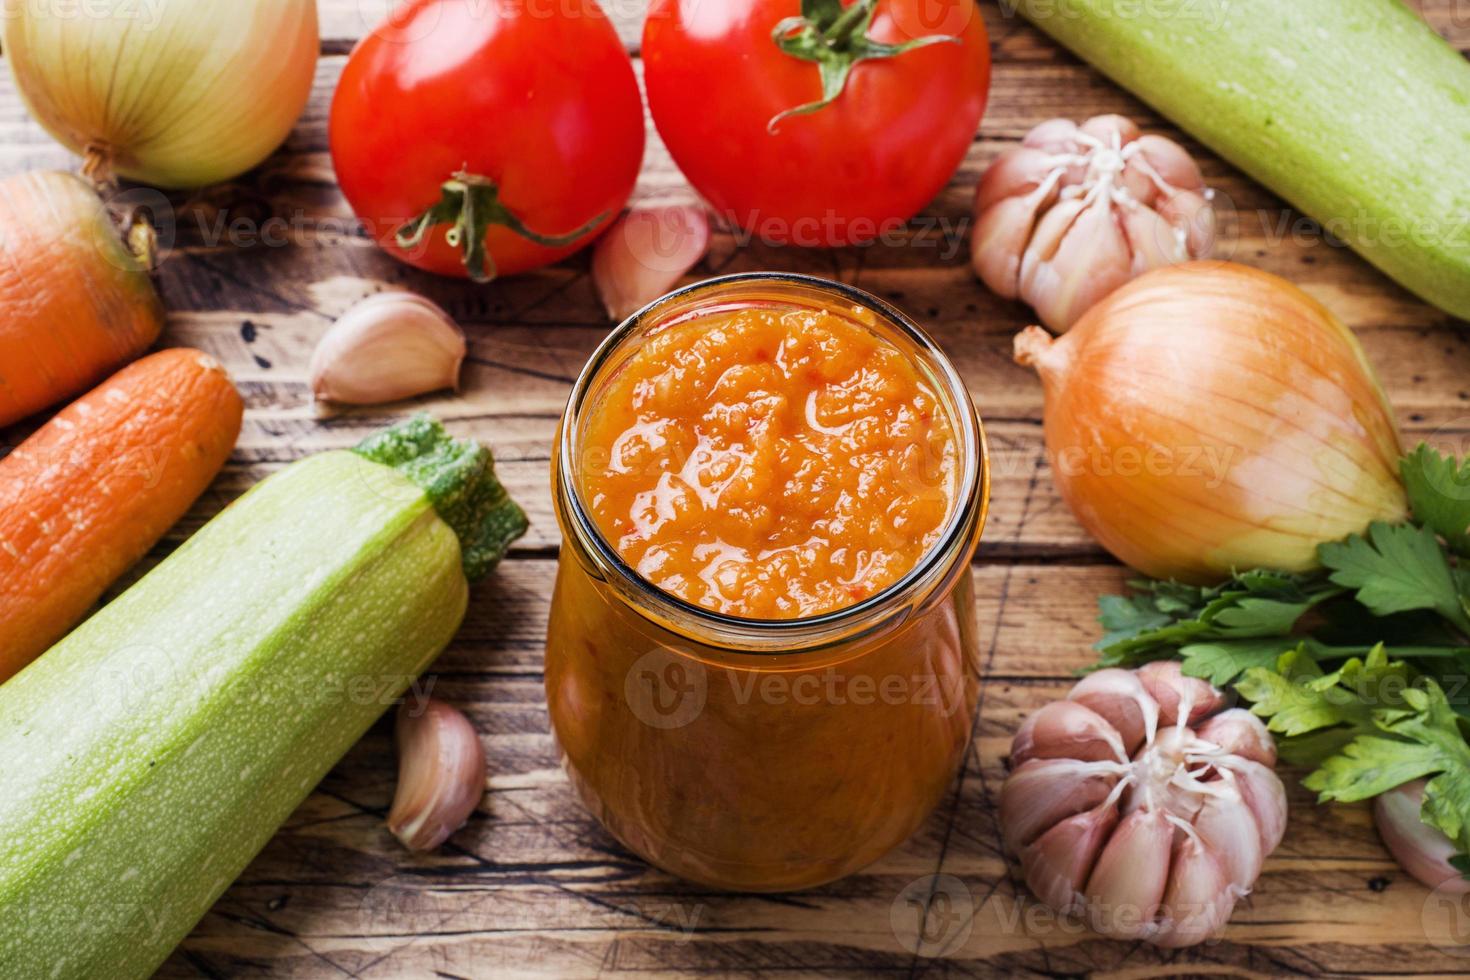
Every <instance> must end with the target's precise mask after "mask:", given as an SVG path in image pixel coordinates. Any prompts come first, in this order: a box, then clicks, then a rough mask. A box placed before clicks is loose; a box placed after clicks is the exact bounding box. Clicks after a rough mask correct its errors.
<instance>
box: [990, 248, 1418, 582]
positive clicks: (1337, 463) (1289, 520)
mask: <svg viewBox="0 0 1470 980" xmlns="http://www.w3.org/2000/svg"><path fill="white" fill-rule="evenodd" d="M1016 360H1017V362H1018V363H1020V364H1023V365H1025V366H1028V367H1032V368H1035V369H1036V371H1037V373H1038V374H1039V375H1040V376H1041V381H1042V386H1043V387H1044V388H1045V390H1046V409H1045V423H1046V427H1045V434H1046V455H1047V461H1048V462H1049V463H1050V465H1051V470H1052V477H1053V479H1055V480H1056V484H1057V489H1058V490H1059V491H1060V492H1061V494H1062V496H1063V498H1065V499H1066V501H1067V503H1068V505H1069V506H1070V507H1071V508H1072V512H1073V513H1074V514H1075V515H1076V517H1077V520H1078V522H1079V523H1081V524H1082V526H1083V527H1085V528H1086V529H1087V530H1088V532H1089V533H1091V534H1092V536H1093V537H1095V538H1096V539H1097V540H1098V542H1099V543H1100V544H1102V546H1103V547H1105V548H1107V549H1108V550H1109V551H1111V552H1112V553H1113V554H1114V555H1115V556H1117V558H1118V559H1119V560H1120V561H1122V562H1123V563H1124V564H1126V565H1130V566H1132V567H1133V568H1135V569H1137V570H1138V571H1140V572H1142V573H1144V574H1145V575H1148V576H1149V577H1151V578H1160V579H1169V578H1175V579H1179V580H1180V581H1184V582H1190V583H1192V584H1199V585H1212V584H1215V583H1218V582H1220V581H1223V580H1225V579H1227V578H1229V577H1230V575H1231V574H1233V573H1234V572H1235V571H1237V570H1240V571H1243V570H1245V569H1250V568H1273V569H1279V570H1281V571H1288V572H1303V571H1308V570H1311V569H1314V568H1317V567H1319V564H1320V563H1319V561H1318V557H1317V548H1318V546H1319V545H1321V544H1323V543H1325V542H1328V541H1337V540H1340V539H1342V538H1345V537H1347V536H1348V535H1350V534H1360V533H1362V532H1363V531H1364V530H1366V529H1367V528H1368V526H1369V525H1370V524H1371V523H1372V522H1374V521H1387V522H1389V523H1396V522H1399V521H1402V520H1404V518H1405V517H1406V516H1407V513H1408V503H1407V500H1406V497H1405V493H1404V487H1403V484H1402V483H1401V482H1400V480H1399V473H1398V467H1399V459H1400V457H1402V455H1403V451H1402V448H1401V447H1400V444H1399V437H1398V430H1397V426H1396V424H1395V421H1394V413H1393V408H1392V406H1390V405H1389V403H1388V399H1387V398H1386V397H1385V396H1384V393H1383V389H1382V387H1381V386H1380V385H1379V383H1378V379H1377V377H1376V376H1375V375H1374V373H1373V368H1372V366H1371V365H1370V364H1369V363H1368V360H1367V357H1366V356H1365V355H1364V353H1363V349H1362V347H1361V346H1360V345H1359V344H1358V340H1357V338H1356V337H1354V336H1353V333H1352V331H1351V330H1349V329H1348V328H1347V327H1346V326H1344V325H1343V324H1342V322H1341V321H1339V320H1338V319H1337V318H1336V317H1334V316H1333V315H1332V313H1331V312H1330V311H1329V310H1328V309H1326V308H1325V307H1324V306H1323V305H1322V304H1321V303H1319V302H1317V301H1316V300H1315V299H1313V298H1312V297H1311V296H1308V295H1307V294H1306V293H1304V292H1303V291H1302V290H1300V289H1298V288H1297V287H1296V286H1293V285H1292V284H1291V283H1289V282H1287V281H1286V280H1285V279H1282V278H1280V277H1278V276H1273V275H1270V274H1269V273H1265V272H1261V271H1260V270H1257V269H1252V268H1249V267H1247V266H1243V265H1237V264H1233V263H1228V262H1190V263H1187V264H1185V265H1176V266H1170V267H1168V268H1165V269H1156V270H1154V271H1153V272H1150V273H1147V274H1146V275H1144V276H1142V277H1140V278H1138V279H1135V280H1134V281H1133V282H1130V283H1129V284H1128V285H1126V286H1124V287H1123V288H1122V289H1120V290H1118V291H1117V292H1115V293H1113V294H1112V295H1110V296H1108V297H1107V298H1106V299H1104V300H1103V301H1102V302H1100V303H1098V304H1097V305H1096V306H1094V307H1093V308H1092V309H1091V310H1090V311H1089V312H1088V314H1087V315H1086V316H1085V317H1083V318H1082V320H1081V321H1079V322H1078V323H1077V325H1076V326H1075V327H1074V328H1073V329H1072V330H1071V331H1069V332H1068V333H1066V334H1064V335H1063V336H1061V337H1060V338H1055V339H1053V338H1052V337H1050V336H1049V335H1048V334H1047V332H1046V331H1045V330H1043V329H1042V328H1040V327H1031V328H1028V329H1027V330H1025V331H1023V332H1022V333H1021V334H1020V335H1018V336H1017V337H1016Z"/></svg>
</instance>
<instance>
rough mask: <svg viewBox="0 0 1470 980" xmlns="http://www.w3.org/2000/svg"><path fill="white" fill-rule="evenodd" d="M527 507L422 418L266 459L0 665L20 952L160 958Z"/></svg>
mask: <svg viewBox="0 0 1470 980" xmlns="http://www.w3.org/2000/svg"><path fill="white" fill-rule="evenodd" d="M525 528H526V520H525V515H524V514H523V513H522V512H521V510H520V508H518V507H517V506H516V505H515V504H514V502H512V501H511V500H510V499H509V498H508V497H507V495H506V493H505V491H504V490H503V489H502V488H501V486H500V484H499V483H498V482H497V481H496V479H495V474H494V469H493V464H492V462H491V460H490V457H489V453H488V452H486V451H485V450H483V449H481V448H480V447H478V446H476V445H474V444H473V443H463V442H456V441H454V440H451V439H450V438H449V437H448V436H447V435H446V434H445V432H444V430H443V428H442V427H441V426H440V425H439V423H437V422H435V421H433V420H430V419H427V418H418V419H414V420H413V421H411V422H407V423H404V424H403V425H401V426H398V427H396V428H394V429H391V430H389V431H388V432H386V433H384V434H383V435H381V436H378V437H375V438H373V439H370V440H368V441H367V442H366V443H364V444H363V445H362V446H360V447H358V449H357V450H356V451H354V452H330V453H324V454H322V455H318V456H313V457H310V458H308V459H305V460H302V461H300V462H297V463H294V464H292V465H291V466H289V467H287V468H286V469H285V470H282V471H281V472H280V473H278V474H276V475H274V476H272V477H270V478H269V479H267V480H265V481H264V482H262V483H261V484H259V485H258V486H256V487H255V488H254V489H252V490H251V491H250V492H248V493H246V494H245V495H244V496H243V497H241V498H240V499H239V500H238V501H236V502H235V503H234V504H232V505H231V506H230V507H228V508H227V509H225V511H224V512H222V513H221V514H220V515H219V516H218V517H216V518H215V519H214V520H213V521H211V522H210V523H209V524H207V525H206V526H205V527H204V528H203V529H202V530H200V531H199V532H198V533H197V534H196V535H194V536H193V537H192V538H191V539H190V540H189V541H188V542H186V543H185V544H184V545H183V546H182V547H180V548H179V549H178V550H177V551H176V552H175V553H174V554H173V555H171V556H170V557H168V558H167V559H165V560H164V561H163V562H162V563H161V564H159V565H158V566H157V567H156V568H155V569H154V570H153V571H152V572H150V573H149V574H148V575H147V576H145V577H144V578H143V579H142V580H140V581H139V582H138V583H137V584H136V585H134V586H133V587H132V588H131V589H129V590H128V591H127V592H125V593H123V594H122V595H121V596H119V597H118V598H117V599H116V600H114V601H113V602H112V603H111V604H109V605H108V606H106V607H105V608H103V609H102V610H101V611H100V612H98V613H97V614H96V615H94V616H93V617H92V618H91V619H90V620H88V621H87V622H86V623H84V624H83V625H82V626H81V627H79V628H78V629H77V630H76V631H75V632H74V633H72V634H71V635H70V636H68V637H67V638H66V639H64V640H62V641H61V642H60V643H59V644H57V645H56V646H55V647H53V648H52V649H51V650H49V651H48V652H47V653H46V654H44V655H43V656H42V657H41V658H40V659H38V660H37V661H36V662H35V663H33V664H32V665H31V666H30V667H28V668H26V669H25V670H23V671H22V672H21V673H19V674H18V675H16V676H15V677H14V678H13V679H12V680H11V681H10V682H9V683H7V684H4V685H3V686H0V828H3V833H0V975H3V976H5V977H7V978H8V977H52V978H65V977H107V978H127V977H146V976H148V975H150V974H151V973H152V971H153V970H154V969H155V968H156V967H157V966H158V964H159V963H160V962H162V961H163V959H164V958H165V957H166V956H167V955H168V953H169V951H170V950H171V949H173V947H174V946H175V945H176V944H177V943H178V942H179V941H180V940H181V939H183V937H184V936H185V935H186V934H187V933H188V932H189V930H190V929H191V928H192V927H193V925H194V924H195V922H197V921H198V919H199V918H200V916H202V915H203V914H204V913H205V912H206V911H207V910H208V909H209V907H210V905H211V904H212V903H213V902H214V901H215V899H216V898H218V897H219V895H220V893H221V892H223V891H224V890H225V888H226V887H227V886H228V885H229V884H230V882H231V881H233V880H234V879H235V877H236V876H237V875H238V874H239V873H240V872H241V871H242V870H243V869H244V868H245V866H246V864H248V863H249V862H250V860H251V859H252V858H253V857H254V856H255V854H256V853H257V852H258V851H259V850H260V849H261V847H263V846H264V845H265V843H266V841H267V840H269V839H270V837H271V835H272V834H273V833H274V832H275V830H276V828H277V827H279V826H280V824H281V823H282V822H283V821H284V820H285V819H286V817H287V816H289V815H290V813H291V812H292V810H294V809H295V807H296V806H297V805H298V804H299V803H300V802H301V800H302V799H303V798H304V797H305V796H306V795H307V793H309V792H310V791H311V789H312V787H313V786H315V785H316V784H317V782H318V781H319V780H320V779H321V778H322V776H324V775H325V774H326V772H327V771H328V770H329V769H330V768H331V767H332V765H333V764H335V763H336V761H337V760H338V759H339V758H340V757H341V756H342V755H343V753H345V752H346V751H347V749H348V748H349V747H350V746H351V745H352V744H353V743H354V742H356V741H357V739H358V738H359V737H361V735H362V734H363V732H364V731H366V729H367V728H368V727H369V726H370V725H371V724H372V723H373V721H374V720H375V719H376V718H377V717H378V716H379V715H380V714H382V713H383V711H385V710H386V709H387V707H388V706H389V705H390V704H392V703H394V700H395V699H397V698H399V697H400V696H401V695H402V694H403V693H404V691H405V690H406V689H408V688H409V685H410V683H411V682H412V681H413V680H414V679H415V678H417V677H418V675H419V674H420V672H422V671H423V670H424V669H425V668H426V667H427V666H428V665H429V663H430V662H431V661H432V660H433V659H434V657H435V656H436V655H438V653H439V652H440V651H441V650H442V649H443V648H444V646H445V645H446V644H448V643H449V641H450V639H451V637H453V635H454V633H455V632H456V630H458V628H459V625H460V622H461V621H462V619H463V617H464V613H465V608H466V605H467V602H468V591H469V590H468V584H467V578H468V579H473V578H476V577H479V576H481V575H483V574H485V573H486V572H488V571H489V570H490V569H491V568H492V567H493V566H494V564H495V563H496V561H498V560H499V558H500V557H501V555H503V553H504V551H505V549H506V547H507V546H508V545H509V544H510V542H511V541H512V540H514V539H515V538H517V537H519V536H520V535H521V534H522V533H523V532H524V531H525Z"/></svg>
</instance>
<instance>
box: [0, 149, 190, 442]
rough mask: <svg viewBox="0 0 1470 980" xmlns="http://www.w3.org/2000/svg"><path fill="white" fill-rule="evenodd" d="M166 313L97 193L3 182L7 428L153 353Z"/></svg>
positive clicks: (3, 418)
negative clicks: (134, 360) (147, 353)
mask: <svg viewBox="0 0 1470 980" xmlns="http://www.w3.org/2000/svg"><path fill="white" fill-rule="evenodd" d="M162 328H163V305H162V304H161V303H160V302H159V299H158V293H157V292H156V291H155V290H154V288H153V283H152V281H151V280H150V279H149V278H148V271H147V269H146V268H145V267H144V263H142V262H140V261H139V260H138V259H137V258H136V257H135V256H134V255H133V254H132V253H131V252H129V251H128V249H127V247H126V246H125V245H124V244H123V242H122V239H121V238H119V237H118V233H117V230H116V229H115V228H114V227H113V224H112V219H111V218H110V217H109V216H108V214H107V209H106V208H105V207H103V205H102V201H101V200H100V199H99V198H98V197H97V194H96V192H95V191H93V190H92V188H90V187H89V186H87V185H86V184H85V183H83V182H82V181H81V180H80V179H78V178H76V177H73V176H72V175H70V174H62V173H49V172H36V173H27V174H21V175H19V176H17V177H11V178H9V179H8V180H4V181H0V426H5V425H9V424H10V423H12V422H14V421H16V420H17V419H22V418H25V417H26V416H27V415H31V414H32V413H34V412H39V411H40V410H41V409H43V408H46V407H48V406H50V405H54V404H56V403H57V402H59V401H62V400H63V399H66V398H71V397H74V396H75V395H77V394H79V393H80V392H83V391H86V390H87V389H88V388H90V387H92V386H93V385H95V384H97V383H98V382H99V381H101V380H102V379H103V378H105V377H107V376H108V375H109V374H111V373H112V372H113V371H116V370H117V369H118V368H119V367H121V366H122V365H124V364H126V363H127V362H128V361H130V360H132V359H133V358H135V357H137V356H138V355H139V354H141V353H143V351H145V350H147V349H148V347H149V345H151V344H152V343H153V342H154V341H155V340H157V339H158V334H159V331H160V330H161V329H162Z"/></svg>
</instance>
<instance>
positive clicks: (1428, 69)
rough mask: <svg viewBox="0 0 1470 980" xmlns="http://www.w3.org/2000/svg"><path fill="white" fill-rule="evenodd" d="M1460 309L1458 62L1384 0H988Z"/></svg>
mask: <svg viewBox="0 0 1470 980" xmlns="http://www.w3.org/2000/svg"><path fill="white" fill-rule="evenodd" d="M1004 2H1005V3H1007V4H1011V5H1013V6H1014V7H1016V8H1017V9H1019V10H1020V11H1021V13H1022V14H1024V15H1025V16H1026V17H1027V18H1028V19H1029V20H1031V21H1032V22H1033V23H1035V24H1036V25H1037V26H1038V27H1040V28H1041V29H1042V30H1044V31H1046V32H1047V33H1048V34H1050V35H1051V36H1052V37H1054V38H1056V39H1057V40H1058V41H1060V42H1061V43H1062V44H1064V45H1066V46H1067V47H1068V48H1071V49H1072V50H1073V51H1074V52H1076V53H1077V54H1078V55H1080V56H1081V57H1082V58H1084V59H1086V60H1087V61H1089V62H1091V63H1092V64H1093V65H1095V66H1096V67H1097V68H1099V69H1100V70H1101V71H1102V72H1104V73H1105V74H1107V75H1108V76H1110V77H1111V78H1112V79H1113V80H1114V81H1116V82H1117V83H1118V84H1120V85H1122V86H1123V87H1125V88H1127V89H1129V90H1130V91H1132V92H1133V93H1134V94H1136V95H1137V96H1138V97H1139V98H1141V99H1143V100H1144V101H1145V102H1147V103H1149V104H1150V105H1151V106H1153V107H1154V108H1155V109H1157V110H1158V111H1159V112H1161V113H1163V114H1164V115H1165V116H1167V117H1169V118H1170V119H1172V120H1173V121H1174V122H1175V123H1177V124H1178V125H1179V126H1180V127H1182V128H1183V129H1185V130H1187V131H1188V132H1190V133H1192V134H1193V135H1194V136H1195V137H1196V138H1198V139H1199V140H1200V141H1201V142H1203V143H1204V144H1205V145H1207V146H1209V147H1210V148H1211V149H1213V150H1214V151H1215V152H1216V153H1218V154H1219V155H1220V156H1222V157H1224V158H1225V159H1226V160H1229V161H1230V162H1231V163H1233V164H1235V165H1236V166H1237V167H1239V168H1240V169H1241V170H1243V171H1245V172H1246V173H1248V174H1250V175H1251V176H1252V177H1254V178H1255V179H1256V180H1258V181H1260V182H1261V183H1262V184H1264V185H1265V186H1267V187H1269V188H1271V189H1272V190H1273V191H1275V192H1276V193H1277V194H1278V195H1280V196H1281V197H1283V198H1285V199H1286V200H1287V201H1288V202H1290V203H1291V204H1292V205H1294V206H1295V207H1296V208H1298V209H1299V210H1301V211H1303V212H1305V213H1306V214H1308V215H1310V216H1312V217H1313V218H1315V219H1316V220H1317V221H1318V222H1320V223H1321V224H1322V225H1323V227H1324V228H1325V229H1326V230H1327V231H1328V232H1329V233H1330V234H1332V235H1333V236H1334V237H1337V238H1340V239H1342V240H1343V241H1346V242H1347V243H1348V244H1349V245H1351V246H1352V247H1353V248H1355V249H1356V250H1357V251H1358V252H1359V253H1360V254H1361V255H1362V256H1363V257H1364V258H1366V259H1367V260H1368V261H1370V262H1372V263H1373V264H1374V265H1376V266H1378V268H1380V269H1382V270H1383V271H1384V272H1386V273H1387V274H1388V275H1390V276H1392V277H1393V278H1394V279H1397V280H1398V281H1399V282H1400V283H1401V284H1403V285H1404V286H1406V287H1407V288H1409V289H1410V290H1412V291H1414V292H1415V293H1418V294H1419V295H1420V296H1421V297H1423V298H1424V299H1426V300H1428V301H1429V302H1431V303H1433V304H1435V305H1436V306H1438V307H1440V308H1441V309H1443V310H1446V311H1448V312H1449V313H1452V314H1454V315H1455V316H1458V317H1461V318H1463V319H1470V179H1467V177H1466V165H1467V161H1470V65H1467V63H1466V61H1465V58H1464V57H1463V56H1462V55H1461V54H1460V53H1459V52H1458V51H1456V50H1455V49H1454V48H1452V47H1450V46H1449V45H1448V44H1446V43H1445V41H1444V40H1443V39H1441V38H1440V37H1439V36H1438V35H1437V34H1435V33H1434V31H1432V30H1431V29H1430V28H1429V26H1428V25H1427V24H1425V23H1424V21H1422V20H1421V19H1420V18H1419V17H1418V16H1417V15H1416V14H1415V13H1414V12H1413V11H1411V10H1409V9H1408V8H1407V7H1405V6H1404V4H1403V3H1401V2H1400V0H1228V2H1222V0H1004Z"/></svg>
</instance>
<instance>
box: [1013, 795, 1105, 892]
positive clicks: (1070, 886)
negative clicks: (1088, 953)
mask: <svg viewBox="0 0 1470 980" xmlns="http://www.w3.org/2000/svg"><path fill="white" fill-rule="evenodd" d="M1117 824H1118V808H1117V807H1115V806H1097V807H1094V808H1092V809H1091V810H1085V811H1083V812H1082V813H1079V814H1076V815H1075V816H1071V817H1068V818H1066V819H1065V820H1063V821H1062V822H1061V823H1059V824H1057V825H1056V826H1055V827H1052V829H1050V830H1048V831H1047V832H1046V833H1044V834H1042V835H1041V836H1040V837H1038V838H1036V840H1034V841H1033V842H1032V843H1031V844H1030V845H1029V846H1027V847H1024V848H1022V849H1021V869H1022V873H1023V874H1024V875H1025V878H1026V886H1027V887H1028V888H1030V889H1031V891H1032V892H1034V893H1035V895H1036V897H1037V898H1039V899H1041V900H1042V901H1043V902H1044V903H1046V904H1047V905H1049V906H1050V907H1052V908H1054V909H1057V910H1058V911H1061V912H1070V911H1073V910H1075V909H1076V908H1077V907H1078V906H1079V905H1080V904H1081V901H1082V889H1083V887H1084V886H1085V885H1086V884H1087V877H1088V875H1090V874H1091V873H1092V868H1093V865H1094V864H1096V863H1097V856H1098V854H1099V852H1101V851H1102V848H1103V845H1104V844H1105V843H1107V840H1108V836H1109V835H1110V834H1111V833H1112V832H1113V828H1114V827H1116V826H1117Z"/></svg>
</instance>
